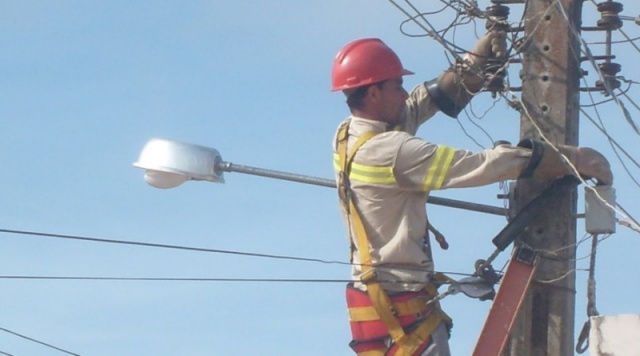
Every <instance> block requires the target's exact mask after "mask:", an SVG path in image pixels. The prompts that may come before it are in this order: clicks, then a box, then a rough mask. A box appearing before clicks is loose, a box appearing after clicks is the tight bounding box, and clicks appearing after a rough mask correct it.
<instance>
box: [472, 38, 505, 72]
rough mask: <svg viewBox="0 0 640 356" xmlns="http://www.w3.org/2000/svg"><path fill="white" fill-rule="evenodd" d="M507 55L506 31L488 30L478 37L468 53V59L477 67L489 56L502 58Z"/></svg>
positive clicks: (485, 61)
mask: <svg viewBox="0 0 640 356" xmlns="http://www.w3.org/2000/svg"><path fill="white" fill-rule="evenodd" d="M506 55H507V33H506V32H505V31H498V30H490V31H488V32H487V33H485V34H484V36H482V37H480V39H479V40H478V42H476V45H475V46H474V47H473V49H472V50H471V52H470V53H469V55H468V59H469V60H470V61H471V62H473V63H474V64H475V65H476V66H477V67H480V68H482V67H484V65H485V64H486V63H487V59H489V58H498V59H500V58H503V57H504V56H506Z"/></svg>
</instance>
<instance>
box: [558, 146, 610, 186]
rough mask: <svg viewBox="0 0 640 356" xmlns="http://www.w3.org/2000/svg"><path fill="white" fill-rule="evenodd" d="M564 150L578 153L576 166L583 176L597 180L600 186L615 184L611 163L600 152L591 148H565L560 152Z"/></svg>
mask: <svg viewBox="0 0 640 356" xmlns="http://www.w3.org/2000/svg"><path fill="white" fill-rule="evenodd" d="M563 150H577V151H578V152H577V159H576V162H575V163H574V165H575V166H576V168H577V169H578V172H580V174H581V175H583V176H586V177H590V178H594V179H596V180H597V181H598V184H599V185H611V184H613V173H611V166H610V165H609V161H607V159H606V158H605V157H604V156H603V155H602V154H601V153H600V152H598V151H596V150H594V149H592V148H589V147H570V146H564V147H562V148H561V149H560V152H562V151H563ZM572 163H573V162H572Z"/></svg>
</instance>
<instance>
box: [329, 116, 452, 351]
mask: <svg viewBox="0 0 640 356" xmlns="http://www.w3.org/2000/svg"><path fill="white" fill-rule="evenodd" d="M348 131H349V121H347V122H345V123H344V124H343V125H342V126H341V127H340V129H339V131H338V136H337V151H338V152H337V153H338V157H339V158H340V172H339V176H338V189H339V194H340V200H341V202H342V204H343V207H344V209H345V211H346V212H347V214H348V217H349V219H348V221H349V223H350V224H351V225H352V226H353V230H354V234H355V239H353V240H355V245H356V247H357V250H358V255H359V257H360V265H361V270H362V275H361V277H360V281H361V282H362V283H363V284H365V285H366V286H367V294H368V295H369V298H370V299H371V303H372V304H373V308H374V309H375V311H376V313H377V314H378V317H379V319H380V320H382V322H383V323H384V325H385V326H386V327H387V329H388V331H389V335H390V336H391V339H392V340H393V343H394V344H396V346H397V349H396V351H394V353H393V355H396V356H411V355H414V354H415V353H416V352H417V351H419V350H420V349H421V348H423V347H424V345H423V344H425V343H427V341H428V340H429V339H430V337H431V333H432V332H433V330H434V329H435V327H437V325H438V324H440V322H441V321H442V320H444V317H443V315H441V313H439V312H434V313H431V315H429V317H428V318H427V319H426V320H425V321H424V322H422V323H421V324H420V326H419V327H418V328H417V329H416V330H414V331H413V332H412V333H410V334H407V333H405V331H404V329H403V328H402V325H401V324H400V322H399V320H398V318H397V317H396V316H397V315H398V311H397V310H396V308H395V306H394V304H393V303H392V302H391V300H390V298H389V296H388V294H387V293H386V292H385V290H384V289H383V288H382V286H381V284H380V283H379V282H378V281H377V274H376V271H375V269H374V268H373V265H372V262H371V254H370V252H369V239H368V237H367V233H366V230H365V228H364V223H363V222H362V217H361V215H360V212H359V211H358V209H357V207H356V206H355V204H354V202H353V199H352V197H351V187H350V184H349V173H350V170H351V163H352V162H353V158H354V156H355V154H356V152H357V151H358V149H359V148H360V147H361V146H362V145H363V144H364V143H365V142H367V141H368V140H369V139H371V138H372V137H374V136H375V135H376V133H375V132H372V131H368V132H365V133H364V134H362V135H361V136H360V137H358V139H357V141H356V143H355V145H354V147H353V148H352V149H351V152H347V141H348V139H349V134H348ZM353 247H354V246H353V244H352V248H353ZM436 309H439V308H436ZM376 352H377V351H376ZM372 355H378V353H375V354H372Z"/></svg>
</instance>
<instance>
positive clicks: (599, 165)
mask: <svg viewBox="0 0 640 356" xmlns="http://www.w3.org/2000/svg"><path fill="white" fill-rule="evenodd" d="M518 147H524V148H528V149H531V151H532V153H531V159H530V162H529V165H528V166H527V167H526V168H525V169H524V171H523V172H522V174H521V177H523V178H526V177H532V176H533V177H534V178H540V179H552V178H558V177H560V176H564V175H569V174H573V175H575V171H574V169H573V168H571V166H569V165H568V164H567V163H566V162H565V159H566V160H568V161H569V163H571V165H573V167H574V168H575V170H577V171H578V173H579V174H580V175H581V176H583V177H588V178H594V179H596V180H597V181H598V184H600V185H611V184H612V183H613V174H612V173H611V166H610V165H609V161H607V159H606V158H605V157H604V156H603V155H602V154H601V153H600V152H598V151H596V150H594V149H592V148H589V147H576V146H567V145H557V146H556V148H557V150H556V149H554V147H553V146H551V145H550V144H548V143H546V142H541V141H537V140H531V139H525V140H522V141H520V143H518ZM563 157H564V158H563Z"/></svg>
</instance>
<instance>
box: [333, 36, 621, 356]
mask: <svg viewBox="0 0 640 356" xmlns="http://www.w3.org/2000/svg"><path fill="white" fill-rule="evenodd" d="M504 42H505V41H504V34H500V33H498V32H493V31H490V32H488V33H487V34H486V35H485V36H483V37H482V38H480V40H479V41H478V42H477V44H476V46H475V47H474V49H473V50H472V52H470V53H467V54H466V55H465V56H464V61H463V62H462V63H458V64H456V65H454V66H453V67H452V68H451V69H449V70H447V71H445V72H444V73H443V74H442V75H440V76H439V77H438V78H437V79H435V80H433V81H430V82H426V83H423V84H420V85H418V86H416V87H415V88H414V89H413V90H412V91H411V92H410V93H407V91H405V89H404V88H403V82H402V81H403V76H405V75H411V74H413V73H412V72H411V71H409V70H407V69H405V68H404V67H403V66H402V63H401V62H400V60H399V58H398V56H397V55H396V54H395V53H394V52H393V51H392V50H391V49H390V48H389V47H388V46H387V45H386V44H385V43H383V42H382V41H381V40H379V39H375V38H367V39H360V40H356V41H353V42H351V43H349V44H347V45H346V46H345V47H344V48H342V50H340V52H339V53H338V54H337V56H336V57H335V60H334V63H333V69H332V90H333V91H342V92H343V93H344V94H345V95H346V97H347V99H346V101H347V105H348V107H349V110H350V112H351V116H350V117H349V118H348V119H346V120H345V121H344V122H343V123H342V124H341V125H340V126H339V128H338V132H337V134H336V136H335V140H334V167H335V168H336V180H337V183H338V191H339V195H340V201H341V207H342V213H343V216H344V219H345V222H346V224H347V227H348V231H349V236H350V241H351V258H352V262H353V267H352V279H353V282H352V283H350V284H349V285H348V287H347V305H348V308H349V316H350V326H351V331H352V339H353V340H352V341H351V343H350V346H351V348H352V349H353V350H354V351H355V352H356V354H358V355H362V356H364V355H367V356H373V355H394V356H399V355H406V356H413V355H429V356H433V355H450V351H449V343H448V338H449V329H450V326H451V320H450V319H449V318H448V317H447V316H446V314H445V313H444V312H442V310H441V309H440V307H439V305H438V303H428V304H427V303H426V302H427V301H432V298H433V296H434V295H435V294H436V290H435V287H434V284H433V282H434V278H435V277H436V275H437V274H435V273H434V266H433V261H432V258H431V250H430V244H429V237H428V234H427V227H428V222H427V217H426V200H427V196H428V194H429V192H430V191H432V190H437V189H446V188H462V187H473V186H481V185H486V184H490V183H494V182H499V181H504V180H510V179H517V178H523V177H536V178H541V179H550V178H555V177H559V176H563V175H567V174H573V170H572V169H571V168H569V167H568V166H567V165H565V162H564V159H568V160H569V161H570V163H571V164H572V165H573V166H574V167H576V169H577V170H578V172H579V173H580V174H581V175H583V176H588V177H592V178H595V179H597V180H598V181H599V183H601V184H611V183H612V180H613V176H612V173H611V170H610V167H609V163H608V162H607V160H606V159H605V158H604V157H603V156H602V155H601V154H599V153H598V152H597V151H595V150H592V149H590V148H584V147H572V146H564V145H556V148H557V149H558V151H559V152H558V151H556V150H555V149H554V147H552V146H550V145H549V144H547V143H543V142H540V141H535V140H524V141H522V142H521V143H520V144H518V146H510V145H499V146H497V147H495V148H493V149H488V150H484V151H482V152H478V153H473V152H469V151H465V150H457V149H454V148H451V147H447V146H444V145H436V144H433V143H429V142H427V141H424V140H422V139H421V138H418V137H415V136H414V135H415V134H416V131H417V129H418V127H419V126H420V125H421V124H422V123H424V122H425V121H426V120H428V119H429V118H431V117H432V116H433V115H434V114H435V113H436V112H437V111H438V110H439V111H442V112H443V113H445V114H447V115H449V116H452V117H456V116H457V114H458V113H459V112H460V111H461V110H462V109H463V108H464V106H465V105H466V104H467V103H468V102H469V101H470V100H471V98H472V97H473V95H474V94H475V93H477V92H478V91H480V90H481V89H482V85H483V79H482V77H480V76H478V74H475V73H474V72H473V70H472V68H482V67H483V65H484V64H485V63H486V60H487V58H488V57H489V56H490V55H497V56H500V55H503V54H504V48H505V46H504ZM563 156H564V157H566V158H563Z"/></svg>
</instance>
